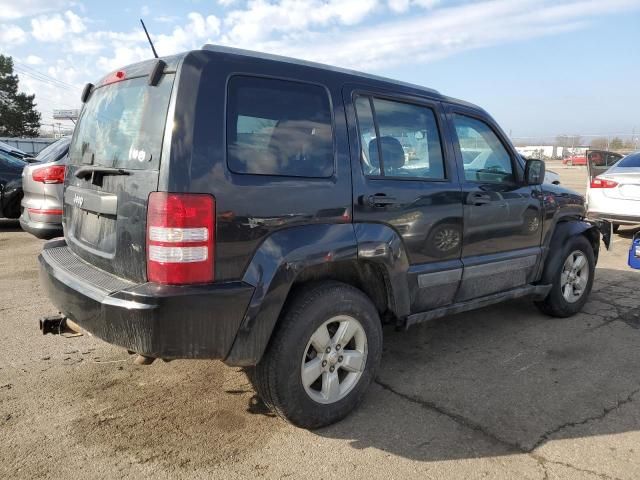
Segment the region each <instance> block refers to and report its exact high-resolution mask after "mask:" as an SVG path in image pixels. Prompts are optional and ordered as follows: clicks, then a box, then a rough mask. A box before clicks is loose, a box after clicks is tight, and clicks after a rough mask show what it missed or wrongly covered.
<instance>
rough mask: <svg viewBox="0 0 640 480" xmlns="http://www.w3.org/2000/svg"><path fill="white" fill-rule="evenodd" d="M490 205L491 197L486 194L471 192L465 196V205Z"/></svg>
mask: <svg viewBox="0 0 640 480" xmlns="http://www.w3.org/2000/svg"><path fill="white" fill-rule="evenodd" d="M489 203H491V197H490V196H489V195H487V194H486V193H478V192H471V193H470V194H469V195H467V205H476V206H480V205H487V204H489Z"/></svg>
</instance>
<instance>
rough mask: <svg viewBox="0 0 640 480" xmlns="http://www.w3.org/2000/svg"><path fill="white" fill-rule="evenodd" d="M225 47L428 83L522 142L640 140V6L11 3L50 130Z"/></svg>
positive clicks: (196, 0) (18, 44) (17, 54)
mask: <svg viewBox="0 0 640 480" xmlns="http://www.w3.org/2000/svg"><path fill="white" fill-rule="evenodd" d="M141 16H142V17H144V19H145V21H146V23H147V26H148V28H149V29H150V31H151V32H152V36H153V38H154V42H155V43H156V48H157V50H158V52H159V53H160V55H166V54H170V53H175V52H179V51H183V50H188V49H192V48H198V47H200V46H201V45H202V44H204V43H208V42H211V43H220V44H225V45H231V46H237V47H242V48H249V49H255V50H261V51H266V52H271V53H277V54H284V55H290V56H295V57H300V58H306V59H309V60H315V61H320V62H323V63H330V64H335V65H339V66H344V67H348V68H354V69H358V70H363V71H367V72H372V73H376V74H380V75H384V76H389V77H392V78H398V79H401V80H405V81H409V82H412V83H418V84H421V85H425V86H429V87H433V88H436V89H438V90H440V91H441V92H442V93H445V94H447V95H451V96H455V97H459V98H463V99H465V100H469V101H471V102H474V103H477V104H479V105H481V106H483V107H484V108H486V109H487V110H488V111H489V112H490V113H492V114H493V115H494V116H495V117H496V119H497V120H498V122H499V123H500V124H501V125H502V126H503V128H504V129H505V130H506V131H507V132H511V133H512V135H513V136H514V137H540V136H555V135H557V134H563V133H564V134H574V133H579V134H582V135H589V134H614V133H631V132H632V131H633V130H634V129H635V131H636V133H640V115H638V111H639V110H640V88H638V80H637V79H638V78H640V58H639V55H638V51H639V50H638V49H639V48H640V0H597V1H593V0H556V1H551V0H476V1H471V0H454V1H445V0H249V1H247V0H218V1H215V0H209V1H205V0H190V1H180V2H176V1H173V2H168V1H163V2H150V1H137V0H130V1H120V0H112V1H107V2H105V1H100V2H98V1H83V2H80V1H76V0H20V1H16V0H11V1H7V0H0V53H3V54H10V55H12V56H14V59H15V60H16V62H17V63H16V65H17V70H18V73H19V75H20V78H21V87H22V88H23V90H25V91H28V92H30V93H35V94H36V100H37V102H38V104H39V108H40V109H41V110H42V113H43V121H44V122H50V121H51V111H52V110H53V109H54V108H68V107H77V106H78V105H79V100H78V98H79V92H80V91H81V88H82V86H83V85H84V83H86V82H88V81H93V80H96V79H97V78H98V77H100V76H101V75H103V74H104V73H106V72H108V71H110V70H112V69H115V68H118V67H120V66H123V65H126V64H128V63H131V62H135V61H138V60H141V59H144V58H148V57H149V55H150V50H149V47H148V45H147V44H146V40H145V37H144V35H143V33H142V31H141V29H140V27H139V24H138V18H139V17H141Z"/></svg>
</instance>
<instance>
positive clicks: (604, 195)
mask: <svg viewBox="0 0 640 480" xmlns="http://www.w3.org/2000/svg"><path fill="white" fill-rule="evenodd" d="M599 158H601V157H600V156H596V155H593V156H591V157H590V160H591V161H590V162H589V184H588V186H587V206H588V215H589V217H590V218H594V219H602V220H608V221H610V222H611V223H613V229H614V231H615V230H617V229H618V228H619V227H620V225H636V224H640V152H636V153H632V154H631V155H627V156H626V157H623V158H622V159H621V160H618V161H617V162H615V163H614V165H613V166H610V167H607V166H604V167H603V166H602V165H600V164H599V162H598V161H597V160H598V159H599ZM603 169H604V172H603V171H602V170H603Z"/></svg>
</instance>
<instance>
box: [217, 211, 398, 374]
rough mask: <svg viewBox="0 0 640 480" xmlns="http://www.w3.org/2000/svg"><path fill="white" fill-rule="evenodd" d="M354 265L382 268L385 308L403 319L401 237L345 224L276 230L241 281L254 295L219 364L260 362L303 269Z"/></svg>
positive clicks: (370, 226) (369, 226)
mask: <svg viewBox="0 0 640 480" xmlns="http://www.w3.org/2000/svg"><path fill="white" fill-rule="evenodd" d="M363 225H364V226H366V227H363ZM358 259H361V260H366V261H372V262H376V263H379V264H381V265H383V266H384V268H385V273H386V275H387V276H388V281H389V284H388V285H387V286H388V287H389V288H392V289H393V292H392V295H391V297H392V298H393V299H394V303H395V305H389V307H390V309H392V310H393V311H394V312H395V313H396V314H397V313H398V312H402V313H403V314H404V315H408V314H409V311H408V309H409V294H408V288H406V284H407V280H406V273H407V270H408V261H407V256H406V253H405V252H404V248H403V246H402V241H401V239H400V237H399V236H398V234H397V233H395V232H394V231H393V230H392V229H391V228H389V227H385V226H384V225H373V224H352V223H346V224H314V225H304V226H297V227H291V228H287V229H283V230H279V231H277V232H274V233H273V234H272V235H270V236H269V237H268V238H267V239H266V240H265V241H264V242H263V243H262V244H261V245H260V246H259V247H258V249H257V250H256V252H255V254H254V256H253V258H252V260H251V262H250V263H249V266H248V267H247V269H246V270H245V274H244V276H243V278H242V281H243V282H245V283H248V284H250V285H252V286H253V287H254V288H255V290H254V293H253V296H252V297H251V301H250V302H249V306H248V307H247V310H246V312H245V315H244V318H243V320H242V323H241V325H240V328H239V329H238V333H237V335H236V338H235V340H234V342H233V346H232V347H231V350H230V351H229V354H228V355H227V357H226V358H225V359H224V362H225V363H226V364H227V365H234V366H251V365H256V364H257V363H258V362H259V361H260V359H261V358H262V355H263V354H264V352H265V350H266V348H267V345H268V343H269V340H270V339H271V335H272V333H273V330H274V328H275V326H276V324H277V321H278V318H279V316H280V312H281V311H282V308H283V306H284V304H285V302H286V300H287V296H288V295H289V292H290V290H291V287H292V285H293V283H294V282H295V280H296V278H297V277H298V275H300V274H301V273H302V272H303V271H304V270H305V269H307V268H310V267H314V266H317V265H321V264H325V263H327V262H340V261H356V260H358ZM403 286H404V287H403ZM398 307H400V310H398Z"/></svg>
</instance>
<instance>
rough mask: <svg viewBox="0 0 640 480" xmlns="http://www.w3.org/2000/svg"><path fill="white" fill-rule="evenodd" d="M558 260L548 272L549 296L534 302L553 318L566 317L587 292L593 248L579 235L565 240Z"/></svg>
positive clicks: (592, 260) (593, 256)
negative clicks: (549, 273) (551, 270)
mask: <svg viewBox="0 0 640 480" xmlns="http://www.w3.org/2000/svg"><path fill="white" fill-rule="evenodd" d="M562 259H563V260H562V262H560V263H559V266H558V267H557V268H556V271H555V272H553V274H552V287H551V291H550V292H549V295H548V296H547V298H546V299H544V300H543V301H541V302H537V303H536V305H537V306H538V308H539V309H540V310H541V311H542V312H543V313H546V314H547V315H551V316H554V317H569V316H571V315H574V314H576V313H578V312H579V311H580V310H581V309H582V307H583V306H584V304H585V303H586V302H587V300H588V298H589V293H591V287H592V286H593V278H594V274H595V255H594V253H593V248H592V246H591V244H590V243H589V241H588V240H587V239H586V238H585V237H584V236H582V235H578V236H575V237H571V238H570V239H569V241H568V242H567V243H566V244H565V246H564V250H563V256H562Z"/></svg>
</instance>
